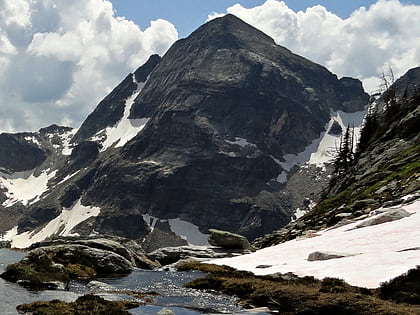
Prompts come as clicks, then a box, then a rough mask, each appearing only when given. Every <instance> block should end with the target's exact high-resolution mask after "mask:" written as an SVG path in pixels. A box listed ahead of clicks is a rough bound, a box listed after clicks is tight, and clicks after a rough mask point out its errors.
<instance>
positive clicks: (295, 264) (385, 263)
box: [209, 201, 420, 288]
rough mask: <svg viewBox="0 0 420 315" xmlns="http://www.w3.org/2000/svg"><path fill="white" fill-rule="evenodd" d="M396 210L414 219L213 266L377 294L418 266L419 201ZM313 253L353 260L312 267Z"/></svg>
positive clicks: (331, 233)
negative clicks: (335, 281)
mask: <svg viewBox="0 0 420 315" xmlns="http://www.w3.org/2000/svg"><path fill="white" fill-rule="evenodd" d="M398 208H402V209H404V210H406V211H407V212H409V213H411V215H410V216H409V217H406V218H403V219H400V220H397V221H393V222H387V223H382V224H378V225H374V226H367V227H363V228H357V229H352V228H354V227H355V226H356V225H358V224H360V223H361V222H364V221H366V220H370V219H372V218H375V217H378V216H380V215H381V214H377V215H375V216H370V217H368V218H366V219H364V220H363V221H357V222H355V223H350V224H347V225H344V226H341V227H337V228H333V229H327V230H324V231H320V232H318V233H317V235H318V236H315V237H311V238H301V239H295V240H291V241H288V242H285V243H282V244H279V245H276V246H273V247H268V248H264V249H262V250H258V251H256V252H254V253H252V254H248V255H243V256H238V257H234V258H224V259H217V260H212V261H210V262H209V263H213V264H217V265H227V266H231V267H233V268H236V269H239V270H246V271H251V272H253V273H254V274H256V275H267V274H273V273H277V272H280V273H287V272H292V273H294V274H296V275H298V276H314V277H316V278H318V279H323V278H325V277H335V278H340V279H343V280H345V281H347V282H348V283H349V284H351V285H356V286H361V287H366V288H376V287H379V286H380V284H381V283H382V282H385V281H387V280H390V279H392V278H395V277H397V276H399V275H401V274H403V273H405V272H407V271H408V270H409V269H412V268H415V267H416V265H420V201H416V202H413V203H411V204H405V205H400V206H396V207H392V209H398ZM315 251H327V252H338V253H345V254H352V255H353V256H348V257H343V258H335V259H330V260H322V261H308V259H307V258H308V255H309V254H310V253H313V252H315ZM267 266H271V267H267ZM261 267H265V268H261Z"/></svg>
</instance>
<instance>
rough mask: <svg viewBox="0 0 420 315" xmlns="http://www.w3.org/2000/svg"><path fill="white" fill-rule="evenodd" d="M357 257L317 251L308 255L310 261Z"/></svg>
mask: <svg viewBox="0 0 420 315" xmlns="http://www.w3.org/2000/svg"><path fill="white" fill-rule="evenodd" d="M355 255H357V254H349V253H338V252H326V251H325V252H324V251H316V252H313V253H310V254H309V255H308V261H319V260H329V259H336V258H344V257H350V256H355Z"/></svg>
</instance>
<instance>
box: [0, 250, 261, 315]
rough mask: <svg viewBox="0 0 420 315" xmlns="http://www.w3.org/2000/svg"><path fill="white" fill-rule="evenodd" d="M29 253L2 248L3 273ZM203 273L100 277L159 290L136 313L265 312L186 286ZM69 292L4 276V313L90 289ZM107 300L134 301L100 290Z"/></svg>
mask: <svg viewBox="0 0 420 315" xmlns="http://www.w3.org/2000/svg"><path fill="white" fill-rule="evenodd" d="M24 256H25V253H22V252H15V251H11V250H7V249H0V273H1V272H3V271H4V269H5V268H6V266H7V265H8V264H12V263H14V262H17V261H19V260H21V259H22V258H23V257H24ZM202 276H203V273H200V272H169V271H147V270H140V269H137V270H134V271H133V272H132V273H131V274H130V275H128V276H127V277H124V278H117V279H109V278H108V279H99V281H102V282H105V283H107V284H110V285H112V286H113V287H115V288H116V289H117V290H121V291H124V290H135V291H138V292H151V291H153V292H158V293H160V294H161V296H157V297H152V298H153V300H154V301H153V302H152V303H151V304H149V305H146V306H141V307H138V308H135V309H131V310H130V312H131V313H132V314H135V315H152V314H153V315H156V314H157V313H158V312H159V311H160V310H162V309H163V308H167V309H170V310H172V311H173V312H174V313H175V314H176V315H199V314H220V313H225V314H250V313H252V314H258V315H265V314H268V313H264V312H250V311H244V310H242V309H241V308H240V307H238V305H237V301H236V299H235V298H233V297H230V296H227V295H223V294H219V293H217V292H203V291H198V290H193V289H187V288H184V287H183V285H184V284H185V283H187V282H189V281H191V280H194V279H196V278H199V277H202ZM69 289H70V290H69V291H48V290H47V291H38V292H34V291H28V290H26V289H25V288H23V287H21V286H19V285H17V284H15V283H9V282H6V281H4V280H3V279H1V278H0V314H1V315H12V314H13V315H15V314H18V313H17V311H16V306H17V305H19V304H23V303H30V302H34V301H50V300H53V299H59V300H62V301H66V302H71V301H74V300H76V299H77V297H79V296H81V295H83V294H85V293H88V292H89V289H88V288H87V287H86V286H85V285H83V284H80V283H71V284H70V286H69ZM99 295H100V296H102V297H104V298H105V299H107V300H121V299H126V300H130V299H132V300H134V298H132V297H130V296H128V295H125V294H115V293H106V291H105V292H103V293H99Z"/></svg>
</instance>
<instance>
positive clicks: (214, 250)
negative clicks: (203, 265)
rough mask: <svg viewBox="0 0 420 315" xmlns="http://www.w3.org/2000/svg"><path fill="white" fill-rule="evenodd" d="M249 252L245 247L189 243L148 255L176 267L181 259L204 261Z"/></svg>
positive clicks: (164, 264)
mask: <svg viewBox="0 0 420 315" xmlns="http://www.w3.org/2000/svg"><path fill="white" fill-rule="evenodd" d="M248 253H250V251H249V250H243V249H234V248H233V249H225V248H220V247H212V246H196V245H189V246H177V247H165V248H159V249H157V250H154V251H153V252H151V253H148V254H147V257H148V258H149V259H151V260H156V261H157V262H159V263H160V264H162V265H163V266H167V265H170V264H173V266H174V267H175V266H176V265H175V264H176V263H178V262H180V261H181V260H185V261H186V260H195V261H203V260H209V259H213V258H224V257H232V256H236V255H243V254H248Z"/></svg>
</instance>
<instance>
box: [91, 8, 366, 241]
mask: <svg viewBox="0 0 420 315" xmlns="http://www.w3.org/2000/svg"><path fill="white" fill-rule="evenodd" d="M366 102H367V95H366V94H365V93H364V92H363V89H362V87H361V85H360V82H358V81H356V80H353V79H349V78H346V79H341V80H338V79H337V77H336V76H335V75H333V74H332V73H330V72H329V71H328V70H326V69H325V68H323V67H321V66H319V65H316V64H314V63H312V62H310V61H308V60H307V59H304V58H302V57H299V56H297V55H295V54H293V53H291V52H290V51H289V50H287V49H286V48H284V47H280V46H278V45H276V44H275V43H274V42H273V40H272V39H271V38H269V37H268V36H267V35H265V34H263V33H261V32H260V31H258V30H256V29H254V28H253V27H251V26H249V25H247V24H246V23H244V22H243V21H241V20H239V19H238V18H236V17H234V16H230V15H228V16H226V17H224V18H221V19H216V20H214V21H211V22H209V23H207V24H206V25H204V26H202V27H201V28H199V29H198V30H197V31H196V32H194V33H193V34H191V36H189V37H188V38H187V39H184V40H181V41H178V42H177V43H175V44H174V45H173V47H171V49H170V50H169V51H168V52H167V53H166V55H165V56H164V57H163V58H162V60H161V61H160V63H159V65H157V66H156V68H155V69H154V70H153V71H152V72H151V74H150V77H149V80H148V81H147V83H146V85H145V86H144V88H143V90H142V92H141V93H140V95H139V96H138V97H137V99H136V100H135V102H134V104H133V106H132V107H131V112H130V118H133V119H134V118H144V117H151V118H150V121H149V122H148V124H147V126H146V127H145V128H144V129H143V130H142V132H141V133H139V134H138V135H137V136H136V137H135V138H134V139H132V140H131V141H130V142H129V143H127V145H125V146H124V147H123V148H122V150H121V151H120V154H119V155H118V156H117V155H115V156H113V157H111V158H109V159H107V160H106V161H103V163H101V164H100V165H99V167H98V169H97V171H96V174H95V182H94V183H93V184H92V186H91V187H89V189H88V190H87V191H86V194H85V197H84V200H86V201H88V202H89V203H91V204H95V205H99V206H102V205H103V206H104V208H109V207H110V206H111V208H112V209H113V210H112V212H111V213H110V216H111V217H112V216H114V215H116V213H117V212H118V213H119V212H120V210H119V209H123V211H125V212H130V211H135V210H134V209H139V208H140V209H142V211H144V212H146V211H147V212H149V213H153V215H154V216H156V217H159V218H176V217H179V218H181V219H182V220H185V221H189V222H192V223H194V224H196V225H198V226H200V227H201V228H202V229H203V230H205V229H206V228H211V227H216V228H218V229H222V230H229V231H233V232H237V233H243V234H244V235H246V236H247V237H249V238H255V237H256V236H259V235H263V234H265V233H269V232H271V231H273V230H274V229H276V228H278V227H281V226H283V225H285V224H287V222H288V221H289V220H290V216H291V213H290V211H291V209H290V208H289V206H288V204H289V202H288V200H287V197H285V196H284V195H282V194H279V193H278V192H279V189H278V188H276V187H275V186H270V185H268V184H267V183H268V182H270V180H272V179H275V178H277V176H278V175H279V174H280V173H281V172H282V171H283V169H282V167H281V166H280V165H279V164H277V163H276V162H275V160H273V158H272V156H274V157H276V158H277V159H279V160H280V161H281V160H282V159H283V155H284V154H286V153H298V152H301V151H303V149H304V148H305V147H306V146H307V145H308V144H309V143H311V141H312V140H313V139H314V138H317V137H318V136H319V133H320V132H321V131H322V130H323V128H324V126H325V123H326V122H327V121H328V120H329V118H330V116H329V115H330V111H331V110H337V109H343V110H356V109H357V110H361V109H362V108H363V106H364V104H365V103H366ZM355 104H357V106H356V105H355ZM121 174H124V175H123V176H121ZM134 174H135V175H134ZM110 187H112V190H110ZM117 209H118V210H117ZM198 213H199V215H197V214H198Z"/></svg>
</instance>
